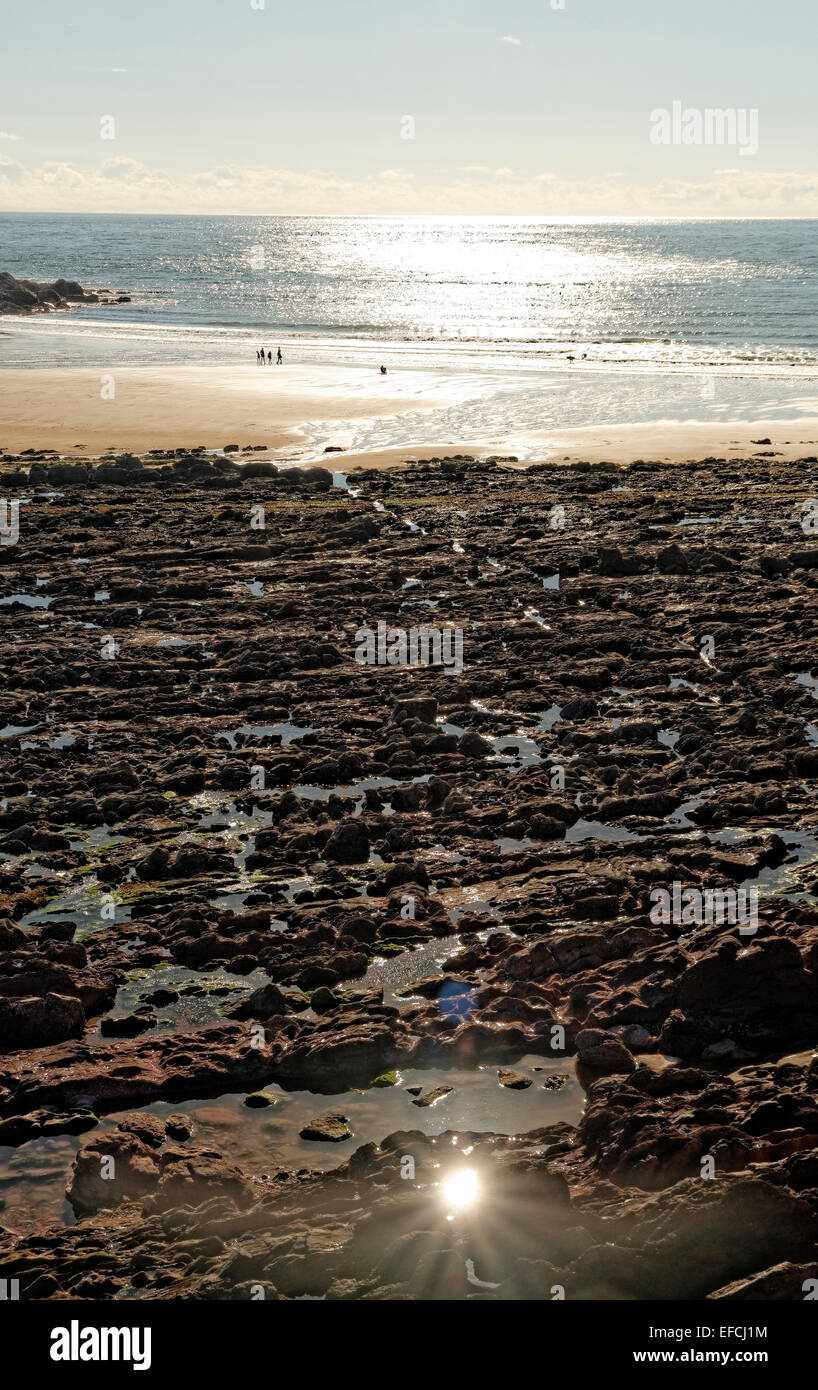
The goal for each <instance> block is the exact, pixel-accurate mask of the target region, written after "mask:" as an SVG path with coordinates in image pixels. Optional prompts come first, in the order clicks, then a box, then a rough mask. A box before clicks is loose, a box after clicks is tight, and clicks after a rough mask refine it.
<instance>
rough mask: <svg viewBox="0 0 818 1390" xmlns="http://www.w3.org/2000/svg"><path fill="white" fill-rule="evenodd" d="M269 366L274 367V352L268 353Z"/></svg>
mask: <svg viewBox="0 0 818 1390" xmlns="http://www.w3.org/2000/svg"><path fill="white" fill-rule="evenodd" d="M267 365H268V366H270V367H272V365H273V354H272V352H268V353H267Z"/></svg>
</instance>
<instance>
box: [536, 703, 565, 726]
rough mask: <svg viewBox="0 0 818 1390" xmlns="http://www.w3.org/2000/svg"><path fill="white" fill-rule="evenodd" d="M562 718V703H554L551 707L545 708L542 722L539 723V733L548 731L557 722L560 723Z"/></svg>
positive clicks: (541, 717) (541, 716) (541, 718)
mask: <svg viewBox="0 0 818 1390" xmlns="http://www.w3.org/2000/svg"><path fill="white" fill-rule="evenodd" d="M561 719H562V705H552V706H551V708H550V709H547V710H544V711H543V713H542V714H541V715H540V722H539V724H538V725H537V730H538V732H539V733H548V732H549V730H551V729H553V727H554V725H555V724H559V723H560V721H561Z"/></svg>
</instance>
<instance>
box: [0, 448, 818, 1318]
mask: <svg viewBox="0 0 818 1390" xmlns="http://www.w3.org/2000/svg"><path fill="white" fill-rule="evenodd" d="M0 493H3V495H4V497H5V500H6V524H5V527H4V534H3V541H4V543H3V545H2V546H0V574H1V575H2V580H3V583H2V590H0V612H2V615H3V616H2V624H3V637H4V641H3V657H4V680H3V687H2V694H0V706H2V708H0V747H2V750H3V765H4V778H3V796H4V800H3V802H2V809H0V856H2V858H0V918H2V919H3V920H2V921H0V1050H2V1052H3V1054H4V1055H3V1056H2V1058H0V1199H2V1201H3V1202H4V1210H0V1272H1V1273H2V1276H3V1277H4V1278H13V1279H18V1280H19V1282H20V1296H21V1297H22V1298H33V1299H41V1298H64V1297H69V1298H76V1299H110V1298H127V1297H141V1298H146V1299H167V1298H177V1297H194V1298H201V1299H248V1298H254V1297H259V1296H262V1294H263V1296H265V1297H267V1298H285V1299H289V1298H299V1297H305V1296H308V1297H312V1298H324V1297H327V1298H330V1299H385V1298H388V1299H392V1298H395V1299H406V1298H409V1299H416V1298H443V1299H467V1298H476V1299H490V1300H494V1299H501V1300H502V1299H546V1300H549V1299H554V1298H561V1297H565V1298H566V1299H593V1298H609V1299H634V1298H636V1299H642V1298H644V1299H650V1298H661V1299H686V1298H693V1299H707V1298H715V1299H736V1300H742V1299H770V1298H773V1299H801V1298H803V1297H804V1293H803V1291H802V1290H803V1288H804V1285H805V1281H806V1280H808V1279H815V1278H818V1247H817V1246H816V1241H817V1240H818V1060H816V1049H817V1048H818V989H817V988H816V985H818V808H816V801H815V779H816V773H818V727H816V713H818V711H817V710H816V703H815V701H816V694H818V657H816V593H817V591H818V540H816V537H815V535H814V534H813V532H812V531H811V530H810V518H811V517H812V516H813V515H814V511H813V512H811V511H810V499H811V498H813V497H814V496H815V494H816V460H815V459H813V458H811V459H805V460H803V461H801V462H800V463H797V464H794V465H793V464H787V465H786V466H785V465H783V464H782V463H780V462H779V461H776V459H775V458H774V457H769V456H767V457H765V456H760V455H757V456H756V457H755V458H752V459H748V460H746V461H743V462H740V463H734V462H731V463H730V464H727V463H725V462H724V461H722V460H713V459H709V460H704V461H702V462H699V463H697V464H694V465H691V466H688V467H686V468H683V469H682V468H672V467H665V466H662V465H659V464H652V463H650V462H637V463H634V464H632V465H631V466H630V467H626V468H614V467H612V466H611V467H607V466H605V465H602V466H596V467H593V468H591V467H588V466H583V465H574V466H570V467H558V466H553V465H536V466H533V467H529V468H525V469H521V468H517V467H515V466H514V465H513V464H512V463H511V462H510V461H508V460H501V459H497V460H483V461H474V460H471V459H467V458H463V457H459V456H458V457H456V458H450V459H434V460H420V461H413V462H409V461H407V463H406V464H405V465H404V466H402V467H400V468H398V469H395V470H391V471H376V470H360V471H358V472H356V473H355V474H353V475H350V477H349V478H346V477H345V476H344V475H343V474H338V473H336V474H333V473H332V472H330V471H329V470H327V469H325V468H318V467H316V468H306V467H303V468H292V469H287V470H284V471H277V470H276V468H275V466H274V465H273V464H272V463H270V462H269V461H268V460H264V459H259V458H258V457H256V458H253V457H252V455H251V454H249V453H243V452H240V451H238V450H236V449H234V448H231V449H230V450H228V451H226V452H225V453H224V455H222V456H217V457H213V456H212V455H206V454H205V452H204V451H203V450H189V451H186V450H168V451H166V452H164V451H163V452H162V453H157V454H155V455H153V456H146V457H141V458H139V457H136V456H131V455H124V456H116V455H111V456H110V457H108V458H106V459H104V460H103V461H101V462H99V463H96V464H91V463H88V462H85V461H81V460H71V459H59V460H57V459H49V458H48V457H45V456H42V455H35V456H34V459H33V460H32V457H31V456H29V457H26V456H15V457H14V458H11V457H9V456H6V457H5V458H2V459H0ZM15 499H17V500H16V501H15ZM0 516H2V513H0ZM15 531H16V536H15V534H14V533H15ZM381 624H383V629H380V628H379V625H381ZM422 629H426V630H427V632H428V630H429V629H434V630H436V631H437V632H438V635H439V636H442V635H445V632H446V631H447V630H448V632H449V635H450V637H451V636H452V634H453V633H455V634H459V638H458V642H459V645H457V646H456V645H455V643H454V642H452V643H450V644H449V647H448V648H447V646H446V645H445V644H442V645H441V648H440V649H439V650H443V651H444V652H445V651H446V650H449V653H450V656H451V659H450V660H449V661H448V662H446V663H445V664H437V665H419V666H414V667H409V666H407V665H406V664H404V662H405V655H402V653H405V652H406V651H407V650H410V651H411V650H412V640H413V639H412V638H411V634H412V633H415V634H417V633H418V632H419V631H420V630H422ZM382 631H383V632H385V634H386V636H385V638H384V640H383V641H381V637H380V635H379V634H380V632H382ZM366 632H368V633H370V634H372V638H371V643H370V645H369V646H367V643H366V642H364V641H363V640H362V633H366ZM401 634H403V637H402V636H401ZM367 640H369V639H367ZM379 644H380V645H379ZM455 651H457V652H459V656H458V657H457V659H455V657H454V655H452V653H454V652H455ZM362 652H363V653H364V654H362ZM366 653H368V656H367V655H366ZM390 654H391V656H390ZM381 655H383V657H384V659H383V660H381V659H380V658H381ZM662 890H664V894H665V897H664V899H662ZM731 893H732V894H733V897H732V899H731V897H730V895H731ZM697 894H698V895H699V896H698V897H697ZM708 894H710V895H713V894H717V895H721V902H722V904H724V903H729V902H731V901H740V902H742V903H745V904H746V903H748V902H749V903H751V904H752V912H751V913H749V914H748V915H746V916H740V917H739V919H738V920H721V919H720V918H719V916H718V915H717V916H716V918H715V919H714V917H713V914H712V913H709V912H707V911H705V912H701V911H700V910H698V908H696V906H695V904H696V903H701V902H709V901H710V899H708V898H707V895H708ZM685 895H686V896H685ZM663 901H664V902H667V903H669V904H670V905H671V906H670V907H669V908H668V909H667V911H659V910H657V902H659V903H661V902H663ZM680 902H681V903H686V904H687V905H688V907H687V910H686V911H683V912H682V915H681V916H680V915H679V912H678V910H677V909H678V905H679V903H680ZM691 904H693V906H690V905H691ZM64 1195H66V1196H67V1202H68V1205H67V1207H65V1208H64ZM259 1290H261V1294H260V1293H259Z"/></svg>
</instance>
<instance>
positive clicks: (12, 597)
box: [0, 594, 54, 608]
mask: <svg viewBox="0 0 818 1390" xmlns="http://www.w3.org/2000/svg"><path fill="white" fill-rule="evenodd" d="M53 602H54V599H53V598H45V597H44V596H43V595H42V594H9V595H8V597H7V598H0V608H7V607H8V606H9V604H12V603H22V604H23V605H24V607H26V608H48V606H49V604H51V603H53Z"/></svg>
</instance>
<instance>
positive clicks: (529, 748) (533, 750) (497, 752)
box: [488, 734, 542, 767]
mask: <svg viewBox="0 0 818 1390" xmlns="http://www.w3.org/2000/svg"><path fill="white" fill-rule="evenodd" d="M488 741H489V743H490V744H491V746H492V748H493V749H494V759H498V760H502V761H503V762H506V763H509V764H516V765H517V766H518V767H536V766H537V764H538V763H541V762H542V754H541V753H540V750H539V748H538V747H537V744H536V743H535V742H534V740H533V739H531V738H525V737H524V736H523V735H522V734H503V735H501V736H500V737H499V738H493V737H491V735H489V736H488ZM507 748H516V750H517V752H516V754H514V755H513V756H511V757H509V755H508V754H507V753H506V751H505V750H506V749H507ZM494 759H491V761H493V760H494Z"/></svg>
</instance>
